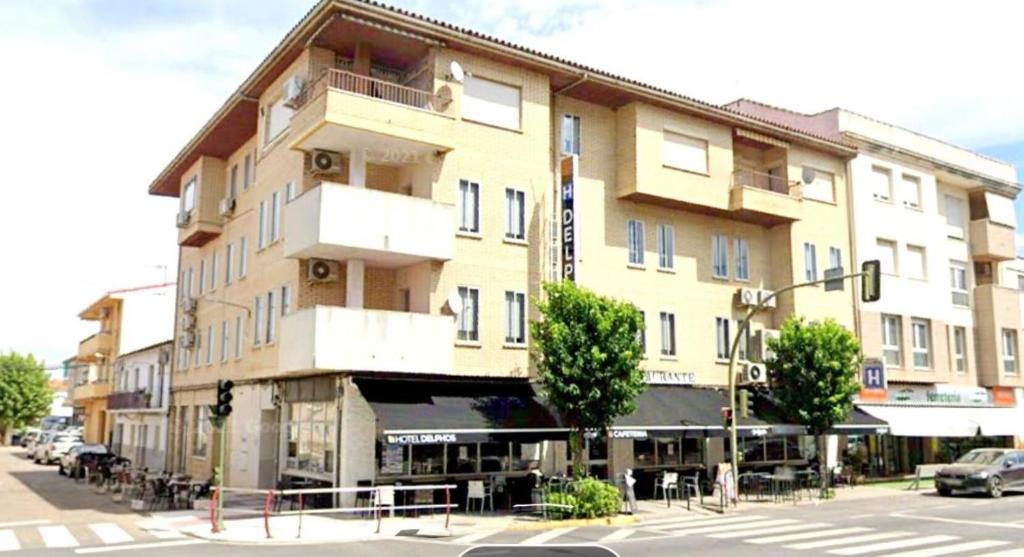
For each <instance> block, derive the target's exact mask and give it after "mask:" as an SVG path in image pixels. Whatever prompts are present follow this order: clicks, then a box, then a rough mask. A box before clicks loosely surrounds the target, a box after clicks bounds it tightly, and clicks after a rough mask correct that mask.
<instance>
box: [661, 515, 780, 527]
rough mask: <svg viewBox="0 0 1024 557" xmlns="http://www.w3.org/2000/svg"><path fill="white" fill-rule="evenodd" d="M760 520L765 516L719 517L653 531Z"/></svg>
mask: <svg viewBox="0 0 1024 557" xmlns="http://www.w3.org/2000/svg"><path fill="white" fill-rule="evenodd" d="M758 520H766V517H763V516H754V515H751V516H730V517H718V518H715V519H713V520H693V521H686V522H681V523H675V524H662V525H660V526H658V527H656V528H652V529H653V530H659V531H663V530H678V529H682V528H697V527H699V526H716V525H719V524H738V523H740V522H755V521H758Z"/></svg>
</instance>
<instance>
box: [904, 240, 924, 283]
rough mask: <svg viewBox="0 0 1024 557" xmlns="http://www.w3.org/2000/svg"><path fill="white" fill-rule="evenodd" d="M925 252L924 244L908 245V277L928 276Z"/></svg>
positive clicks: (919, 277)
mask: <svg viewBox="0 0 1024 557" xmlns="http://www.w3.org/2000/svg"><path fill="white" fill-rule="evenodd" d="M926 269H927V267H926V262H925V252H924V248H923V247H922V246H912V245H909V244H908V245H907V261H906V271H907V277H908V278H912V279H918V280H925V278H926V276H927V271H926Z"/></svg>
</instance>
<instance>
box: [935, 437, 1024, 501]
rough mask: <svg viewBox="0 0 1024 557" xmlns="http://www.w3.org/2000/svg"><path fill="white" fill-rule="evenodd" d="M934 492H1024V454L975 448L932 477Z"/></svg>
mask: <svg viewBox="0 0 1024 557" xmlns="http://www.w3.org/2000/svg"><path fill="white" fill-rule="evenodd" d="M935 489H936V490H937V491H938V492H939V495H942V496H943V497H946V496H949V495H952V494H953V492H962V493H987V494H988V495H989V496H991V497H1001V496H1002V495H1003V492H1004V491H1006V490H1018V489H1020V490H1024V451H1021V450H1014V449H974V450H973V451H971V452H969V453H967V454H965V455H964V456H962V457H960V458H959V459H958V460H957V461H956V462H954V463H953V464H950V465H949V466H946V467H944V468H942V469H941V470H939V471H938V472H937V473H936V474H935Z"/></svg>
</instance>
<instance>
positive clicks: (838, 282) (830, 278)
mask: <svg viewBox="0 0 1024 557" xmlns="http://www.w3.org/2000/svg"><path fill="white" fill-rule="evenodd" d="M845 282H846V281H845V280H844V279H843V268H842V267H833V268H831V269H825V292H834V291H836V290H842V289H843V284H844V283H845Z"/></svg>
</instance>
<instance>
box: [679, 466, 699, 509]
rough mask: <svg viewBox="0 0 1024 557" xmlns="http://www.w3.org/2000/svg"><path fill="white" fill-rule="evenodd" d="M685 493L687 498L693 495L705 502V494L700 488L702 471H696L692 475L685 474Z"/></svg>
mask: <svg viewBox="0 0 1024 557" xmlns="http://www.w3.org/2000/svg"><path fill="white" fill-rule="evenodd" d="M683 493H684V494H685V495H686V497H687V498H689V497H691V496H693V497H696V498H697V500H698V502H700V503H701V504H703V503H704V494H703V493H702V492H701V490H700V473H698V472H694V473H693V475H692V476H683Z"/></svg>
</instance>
